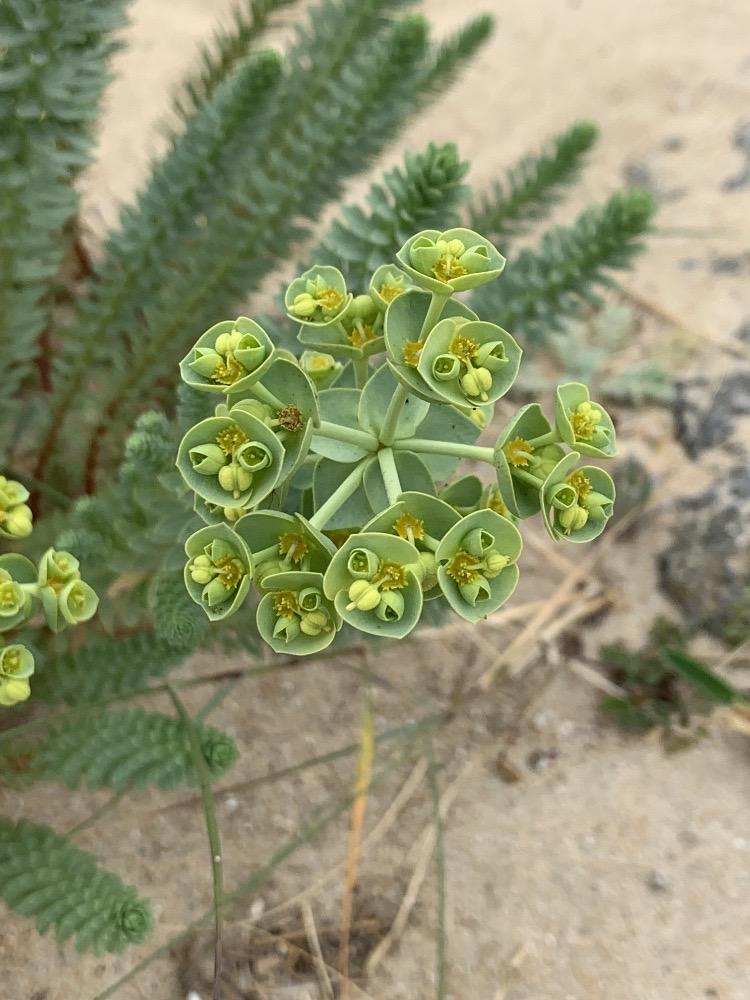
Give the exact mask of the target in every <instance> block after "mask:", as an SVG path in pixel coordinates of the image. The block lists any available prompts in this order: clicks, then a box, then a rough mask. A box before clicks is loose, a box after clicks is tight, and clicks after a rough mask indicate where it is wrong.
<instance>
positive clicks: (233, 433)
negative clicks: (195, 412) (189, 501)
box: [177, 404, 284, 508]
mask: <svg viewBox="0 0 750 1000" xmlns="http://www.w3.org/2000/svg"><path fill="white" fill-rule="evenodd" d="M243 407H244V404H239V405H238V406H235V407H233V409H232V411H231V413H230V414H229V415H227V416H218V417H209V418H208V419H206V420H202V421H201V422H200V423H198V424H196V425H195V426H194V427H192V428H191V429H190V430H189V431H188V432H187V434H186V435H185V436H184V438H183V439H182V441H181V443H180V447H179V450H178V452H177V468H178V469H179V471H180V474H181V475H182V477H183V479H184V480H185V482H186V483H187V485H188V486H189V487H190V488H191V489H192V490H194V492H195V493H196V494H197V495H198V496H199V497H202V498H203V499H204V500H207V501H208V502H209V503H211V504H215V505H217V506H219V507H221V508H224V507H243V508H244V507H248V506H250V505H251V504H252V505H255V504H258V503H260V502H261V500H263V499H264V498H265V497H266V496H268V494H269V493H270V492H271V490H273V489H274V487H275V486H276V483H277V481H278V479H279V476H280V475H281V470H282V464H283V460H284V446H283V445H282V443H281V441H280V440H279V438H278V437H277V435H276V434H275V433H274V431H273V430H272V429H271V428H269V427H267V426H266V425H265V424H264V423H263V421H262V420H260V419H258V417H255V416H253V415H252V414H250V413H248V412H247V411H246V410H244V408H243Z"/></svg>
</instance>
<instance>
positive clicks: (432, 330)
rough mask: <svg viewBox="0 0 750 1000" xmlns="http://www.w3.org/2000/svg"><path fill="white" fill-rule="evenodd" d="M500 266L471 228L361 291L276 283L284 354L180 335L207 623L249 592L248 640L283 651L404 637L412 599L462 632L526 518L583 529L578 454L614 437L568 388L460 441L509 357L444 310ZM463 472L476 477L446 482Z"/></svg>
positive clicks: (511, 571) (251, 333)
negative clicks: (351, 635)
mask: <svg viewBox="0 0 750 1000" xmlns="http://www.w3.org/2000/svg"><path fill="white" fill-rule="evenodd" d="M504 265H505V260H504V258H503V257H502V255H501V254H500V253H499V252H498V250H497V249H496V248H495V247H494V246H493V245H492V244H491V243H490V241H489V240H487V239H485V237H483V236H482V235H481V234H479V233H476V232H472V231H471V230H467V229H451V230H447V231H445V232H439V231H437V230H426V231H424V232H421V233H417V234H415V235H414V236H413V237H411V238H410V239H409V240H407V241H406V243H405V244H404V246H403V247H401V249H400V250H399V251H398V252H397V253H396V254H395V258H394V263H392V264H383V265H381V266H380V267H378V268H377V270H376V271H375V272H374V274H373V275H372V277H371V279H370V281H369V284H368V285H367V287H366V288H364V289H362V288H360V289H357V288H354V289H351V288H349V287H347V283H346V280H345V278H344V276H343V274H342V273H341V272H340V271H338V270H337V269H336V268H335V267H332V266H330V265H328V264H326V265H321V266H317V265H316V266H313V267H311V268H309V269H308V270H307V271H305V272H304V274H301V275H300V276H299V277H297V278H295V279H294V280H293V281H292V282H291V284H290V285H289V286H288V288H287V290H286V294H285V300H284V301H285V307H286V310H287V315H288V317H289V318H290V319H291V320H292V321H293V322H295V323H297V324H298V327H299V331H298V339H299V342H300V344H301V345H302V348H303V350H302V351H301V352H300V356H299V358H297V357H295V356H294V355H293V354H291V353H290V352H288V351H286V350H280V349H278V348H275V347H274V345H273V343H272V341H271V338H269V337H268V335H267V333H266V332H265V331H264V330H263V328H262V327H261V326H260V325H259V324H258V323H256V322H255V321H253V320H251V319H247V318H245V317H240V318H239V319H237V320H227V321H224V322H221V323H218V324H216V325H215V326H213V327H211V329H210V330H208V331H207V332H206V333H204V334H202V335H201V336H200V337H199V339H198V340H197V342H196V344H195V347H194V348H193V349H192V350H191V351H190V352H189V354H188V355H187V356H186V357H185V359H183V362H182V364H181V368H180V371H181V375H182V378H183V380H184V382H185V383H186V384H187V385H188V386H189V387H191V388H192V389H193V390H195V391H197V392H204V393H205V392H209V393H214V394H216V395H223V396H224V399H223V400H222V401H218V403H217V406H216V408H215V411H214V415H213V416H211V417H208V418H206V419H204V420H201V421H199V422H198V423H197V424H196V425H195V426H194V427H192V428H191V429H190V430H189V431H188V432H187V434H186V435H185V437H184V438H183V440H182V442H181V444H180V446H179V450H178V454H177V467H178V469H179V471H180V473H181V475H182V477H183V479H184V480H185V483H186V484H187V486H188V487H190V489H192V491H193V493H194V494H195V510H196V512H197V514H198V515H199V516H200V517H201V519H202V520H203V522H204V527H202V528H201V529H200V530H198V531H196V532H195V533H194V534H193V535H192V536H191V537H190V538H189V539H188V542H187V544H186V552H187V556H188V562H187V565H186V567H185V581H186V586H187V588H188V591H189V593H190V596H191V597H192V598H193V600H194V601H195V602H196V603H197V604H199V605H200V606H201V607H202V608H203V610H204V612H205V613H206V615H207V616H208V617H209V618H210V619H211V620H213V621H215V620H218V619H220V618H225V617H227V616H229V615H231V614H235V613H236V612H238V611H239V610H240V608H241V607H242V606H243V605H244V604H245V603H246V601H247V600H248V599H249V597H250V595H254V598H253V603H254V604H255V605H256V612H255V613H256V620H257V626H258V631H259V633H260V635H261V637H262V638H263V639H264V640H265V641H266V642H267V643H268V645H269V646H271V648H272V649H273V650H274V651H276V652H278V653H282V654H291V655H305V654H309V653H316V652H320V651H321V650H322V649H325V647H326V646H328V645H329V644H330V643H331V642H333V641H334V640H335V637H336V634H337V632H338V630H339V629H340V628H341V627H342V625H343V624H344V623H346V624H347V625H349V626H351V627H353V628H355V629H358V630H359V631H361V632H365V633H368V634H371V635H376V636H382V637H385V638H393V639H400V638H404V637H405V636H406V635H408V634H409V633H410V632H411V631H412V630H413V629H414V628H415V627H416V626H417V624H418V623H419V620H420V617H421V614H422V608H423V606H424V602H425V601H429V600H438V601H444V602H445V603H446V604H448V605H449V606H450V607H451V608H452V609H453V610H454V611H455V612H456V614H458V615H459V616H461V617H462V618H464V619H466V620H467V621H469V622H477V621H479V620H481V619H483V618H486V617H487V616H488V615H490V614H492V613H493V612H494V611H496V610H497V609H498V608H499V607H500V606H501V605H502V604H503V603H504V602H505V601H507V600H508V598H509V597H510V596H511V594H512V593H513V590H514V589H515V586H516V584H517V582H518V577H519V568H518V561H519V558H520V556H521V550H522V540H521V534H520V530H519V525H520V523H521V522H522V521H523V519H525V518H527V517H531V516H534V515H538V514H540V515H541V517H542V521H543V523H544V524H545V526H546V528H547V531H548V533H549V535H550V537H551V539H553V540H554V541H568V542H584V541H590V540H592V539H594V538H596V537H597V535H599V534H600V533H601V531H602V530H603V529H604V527H605V526H606V523H607V520H608V519H609V517H610V516H611V514H612V505H613V502H614V495H615V491H614V484H613V483H612V480H611V478H610V477H609V476H608V475H607V473H606V472H604V471H603V470H602V469H600V468H599V467H598V466H593V465H581V464H580V458H581V456H582V455H586V456H590V457H591V458H596V459H606V458H609V457H611V456H612V455H614V454H615V453H616V439H615V429H614V425H613V423H612V419H611V417H610V416H609V414H608V413H607V412H606V410H605V409H604V408H603V407H602V406H601V405H600V404H599V403H597V402H596V401H595V400H592V399H591V398H590V396H589V392H588V389H587V388H586V386H584V385H581V384H579V383H566V384H563V385H560V386H558V388H557V390H556V392H555V396H554V400H552V409H553V413H554V418H553V419H552V420H550V419H549V418H548V417H547V416H546V414H545V412H544V410H543V409H542V406H541V405H540V404H539V403H531V404H529V405H526V406H523V407H521V409H519V410H518V411H517V412H516V413H515V414H514V416H513V417H512V419H511V420H510V421H508V423H507V424H506V426H505V427H504V428H503V429H502V430H501V431H500V434H499V435H498V436H497V439H496V441H495V444H494V446H493V447H485V446H480V445H477V444H476V441H477V438H478V436H479V434H480V431H481V429H483V428H485V427H487V426H488V424H489V423H490V421H491V419H492V416H493V411H494V404H495V402H496V401H497V400H498V399H500V398H501V397H502V396H504V395H505V394H506V393H507V392H508V391H509V389H510V388H511V387H512V385H513V382H514V380H515V378H516V375H517V373H518V370H519V366H520V363H521V356H522V350H521V347H520V346H519V344H518V343H517V342H516V340H515V339H514V337H513V336H512V335H511V334H510V333H508V332H507V331H506V330H503V329H502V328H501V327H499V326H497V325H496V324H494V323H492V322H489V321H487V320H484V319H481V318H480V317H479V316H477V315H476V314H475V313H474V312H472V310H471V309H469V308H468V307H467V306H466V305H465V304H464V303H462V302H460V301H459V300H458V299H456V297H455V296H456V294H460V293H461V292H464V291H467V290H469V289H473V288H477V287H479V286H480V285H482V284H485V283H487V282H489V281H493V280H494V279H496V278H498V277H499V276H500V274H501V273H502V271H503V268H504ZM375 359H377V360H375ZM373 362H374V363H373ZM463 459H470V460H474V461H478V462H480V463H483V464H484V466H485V467H486V468H487V471H488V473H489V475H490V477H491V478H490V480H489V481H487V479H483V478H481V477H480V476H477V475H474V474H471V475H462V474H460V473H458V474H457V469H458V467H459V465H460V463H461V461H462V460H463Z"/></svg>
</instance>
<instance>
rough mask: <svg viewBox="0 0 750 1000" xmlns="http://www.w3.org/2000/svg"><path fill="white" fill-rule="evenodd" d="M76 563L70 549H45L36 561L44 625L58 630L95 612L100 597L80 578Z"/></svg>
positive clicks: (91, 616) (83, 619)
mask: <svg viewBox="0 0 750 1000" xmlns="http://www.w3.org/2000/svg"><path fill="white" fill-rule="evenodd" d="M79 565H80V564H79V562H78V560H77V559H76V558H75V556H73V555H71V554H70V552H61V551H59V550H56V549H47V551H46V552H45V553H44V555H43V556H42V558H41V559H40V560H39V568H38V571H37V574H36V584H37V590H36V594H37V596H38V597H39V600H40V601H41V603H42V610H43V611H44V614H45V617H46V619H47V626H48V627H49V628H50V629H51V630H52V631H53V632H60V631H61V630H62V629H64V628H65V627H66V626H67V625H78V624H80V623H81V622H87V621H88V620H89V619H90V618H93V616H94V615H95V614H96V609H97V608H98V606H99V598H98V597H97V595H96V592H95V591H94V589H93V588H92V587H90V586H89V585H88V584H87V583H85V582H84V581H83V580H82V579H81V574H80V570H79Z"/></svg>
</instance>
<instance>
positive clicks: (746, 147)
mask: <svg viewBox="0 0 750 1000" xmlns="http://www.w3.org/2000/svg"><path fill="white" fill-rule="evenodd" d="M732 142H733V144H734V147H735V149H736V150H737V151H738V152H739V153H741V154H742V155H743V156H744V158H745V164H744V166H743V167H742V168H741V169H740V171H739V173H737V174H735V175H734V177H727V179H726V180H725V181H724V183H723V184H722V185H721V189H722V191H739V190H740V189H741V188H744V187H747V185H748V184H750V118H748V119H745V120H743V121H740V122H738V123H737V126H736V127H735V130H734V136H733V139H732Z"/></svg>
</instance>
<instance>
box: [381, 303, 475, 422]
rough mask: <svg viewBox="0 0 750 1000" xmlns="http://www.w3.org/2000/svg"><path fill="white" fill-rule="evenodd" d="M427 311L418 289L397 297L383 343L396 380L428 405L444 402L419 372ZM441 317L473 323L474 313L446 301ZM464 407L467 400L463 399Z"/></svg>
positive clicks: (459, 304)
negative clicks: (467, 320) (457, 318)
mask: <svg viewBox="0 0 750 1000" xmlns="http://www.w3.org/2000/svg"><path fill="white" fill-rule="evenodd" d="M429 308H430V296H429V295H428V294H427V293H426V292H420V291H418V290H417V289H412V290H411V291H407V292H405V293H404V294H403V295H399V296H398V297H397V298H396V299H394V301H393V302H392V304H391V305H390V306H389V307H388V312H387V313H386V314H385V343H386V347H387V348H388V362H389V364H390V366H391V368H392V369H393V371H394V373H395V374H396V376H397V377H398V379H399V381H401V382H403V383H404V385H406V386H407V387H408V388H409V389H412V390H413V391H414V392H415V393H416V394H417V395H418V396H421V397H422V399H426V400H427V401H428V402H435V403H443V402H445V400H444V398H443V397H442V396H441V395H439V394H438V393H437V392H436V391H435V390H434V389H433V388H432V386H431V384H430V383H428V382H425V380H424V379H423V378H422V376H421V375H420V374H419V372H418V370H417V369H418V366H419V357H420V354H421V353H422V348H423V347H424V336H426V333H429V331H426V332H425V334H424V335H423V326H424V323H425V319H426V318H427V312H428V310H429ZM441 315H442V316H443V317H460V318H462V319H470V320H476V319H478V317H477V314H476V313H474V312H472V311H471V309H469V308H468V307H467V306H465V305H464V304H463V303H462V302H455V301H453V300H452V299H448V300H447V301H446V302H445V304H444V305H443V307H442V310H441ZM463 403H464V405H465V403H466V400H463Z"/></svg>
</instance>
